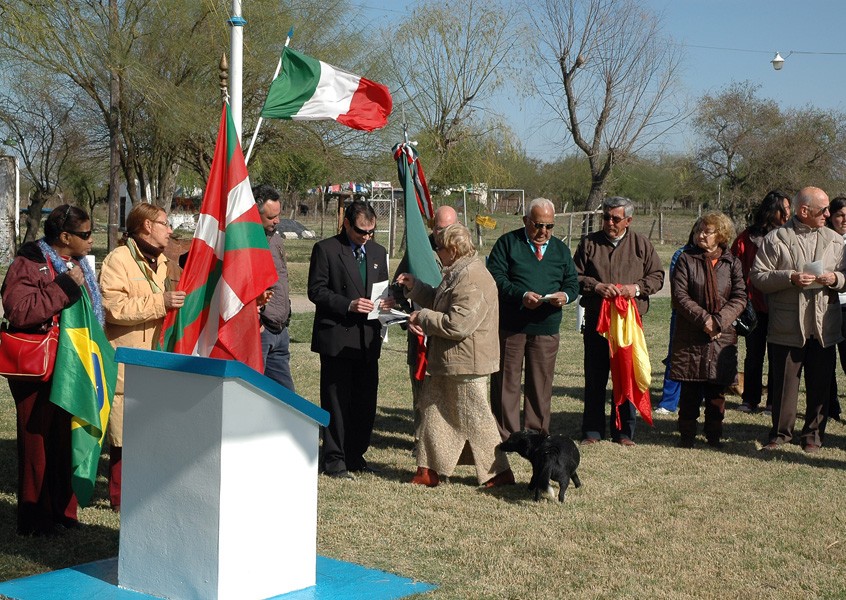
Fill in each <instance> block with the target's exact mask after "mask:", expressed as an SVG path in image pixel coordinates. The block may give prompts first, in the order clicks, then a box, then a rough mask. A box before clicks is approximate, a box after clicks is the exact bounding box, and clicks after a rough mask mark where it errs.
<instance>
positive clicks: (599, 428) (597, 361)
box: [582, 315, 637, 441]
mask: <svg viewBox="0 0 846 600" xmlns="http://www.w3.org/2000/svg"><path fill="white" fill-rule="evenodd" d="M597 319H598V315H594V316H593V317H592V318H589V317H587V316H586V317H585V331H584V345H585V357H584V369H585V396H584V398H585V407H584V412H583V413H582V437H584V438H594V439H602V438H604V437H605V418H606V417H605V410H606V406H607V405H608V401H607V393H606V387H607V386H608V375H609V374H610V371H611V357H610V352H609V350H608V340H607V339H605V338H604V337H602V336H601V335H599V334H598V333H596V323H597ZM616 410H617V407H614V406H612V408H611V418H610V428H611V439H612V440H614V441H620V439H621V438H628V439H630V440H631V439H634V433H635V422H636V414H637V409H636V408H635V406H634V404H632V403H631V402H629V401H628V400H627V401H626V402H624V403H623V404H622V405H621V406H620V407H619V411H620V425H621V427H620V429H617V425H616V415H615V412H616Z"/></svg>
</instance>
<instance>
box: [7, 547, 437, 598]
mask: <svg viewBox="0 0 846 600" xmlns="http://www.w3.org/2000/svg"><path fill="white" fill-rule="evenodd" d="M433 589H435V586H434V585H432V584H429V583H422V582H415V581H412V580H411V579H406V578H405V577H399V576H397V575H392V574H391V573H385V572H384V571H378V570H376V569H368V568H366V567H362V566H360V565H356V564H353V563H348V562H343V561H340V560H334V559H332V558H325V557H322V556H318V557H317V585H315V586H313V587H309V588H306V589H304V590H299V591H296V592H289V593H287V594H282V595H281V596H274V597H273V598H274V600H322V599H328V598H332V599H333V600H345V599H346V600H365V599H366V600H393V599H394V598H405V597H407V596H412V595H414V594H422V593H424V592H428V591H429V590H433ZM0 594H2V595H3V597H8V598H12V599H14V600H155V597H154V596H148V595H147V594H141V593H139V592H133V591H130V590H124V589H121V588H119V587H117V558H109V559H106V560H100V561H97V562H92V563H87V564H84V565H79V566H76V567H69V568H67V569H61V570H59V571H51V572H49V573H42V574H41V575H33V576H32V577H24V578H22V579H12V580H11V581H4V582H2V583H0Z"/></svg>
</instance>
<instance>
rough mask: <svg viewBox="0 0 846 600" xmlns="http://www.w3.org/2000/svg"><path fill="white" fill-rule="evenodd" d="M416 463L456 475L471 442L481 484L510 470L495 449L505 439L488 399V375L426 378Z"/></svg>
mask: <svg viewBox="0 0 846 600" xmlns="http://www.w3.org/2000/svg"><path fill="white" fill-rule="evenodd" d="M419 408H420V429H419V436H420V442H419V443H418V447H417V466H419V467H426V468H429V469H432V470H434V471H437V472H438V473H439V474H441V475H446V476H450V475H452V472H453V470H454V469H455V466H456V465H457V464H458V459H459V457H460V456H461V452H462V450H464V447H465V446H469V448H470V452H471V453H472V456H473V465H474V466H475V467H476V476H477V478H478V479H479V484H480V485H481V484H483V483H485V482H486V481H488V480H489V479H491V478H492V477H494V476H495V475H497V474H499V473H501V472H503V471H505V470H507V469H508V468H509V466H508V458H507V457H506V455H505V454H504V453H503V452H501V451H500V450H498V449H497V446H498V445H499V443H500V441H501V438H500V435H499V430H498V429H497V426H496V420H495V419H494V416H493V413H491V405H490V402H489V400H488V377H487V375H482V376H475V375H458V376H449V375H434V376H428V377H426V379H425V380H424V382H423V393H422V394H421V398H420V406H419Z"/></svg>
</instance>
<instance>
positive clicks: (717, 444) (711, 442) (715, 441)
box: [708, 438, 725, 450]
mask: <svg viewBox="0 0 846 600" xmlns="http://www.w3.org/2000/svg"><path fill="white" fill-rule="evenodd" d="M708 445H709V446H711V447H712V448H717V449H718V450H719V449H720V448H723V447H725V444H723V443H722V442H721V441H720V440H719V439H718V438H714V439H710V440H708Z"/></svg>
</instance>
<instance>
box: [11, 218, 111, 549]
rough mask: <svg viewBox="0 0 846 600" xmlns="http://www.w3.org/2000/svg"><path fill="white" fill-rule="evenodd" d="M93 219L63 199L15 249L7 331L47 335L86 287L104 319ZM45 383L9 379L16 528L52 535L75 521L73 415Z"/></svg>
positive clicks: (49, 384) (26, 531)
mask: <svg viewBox="0 0 846 600" xmlns="http://www.w3.org/2000/svg"><path fill="white" fill-rule="evenodd" d="M93 241H94V240H93V239H92V238H91V219H89V218H88V213H86V212H85V211H84V210H82V209H80V208H77V207H75V206H70V205H68V204H63V205H62V206H59V207H57V208H56V209H54V210H53V211H52V212H51V213H50V215H49V216H48V217H47V220H46V221H45V223H44V237H43V238H42V239H40V240H38V241H37V242H27V243H26V244H24V245H22V246H21V247H20V249H19V250H18V253H17V256H16V257H15V260H14V261H13V262H12V264H11V266H10V267H9V270H8V272H7V273H6V279H5V280H4V281H3V288H2V295H3V310H4V311H5V318H6V320H8V321H9V328H10V330H11V331H23V332H27V333H46V332H48V331H49V330H50V328H51V327H55V326H57V325H58V327H61V326H62V323H61V319H60V314H61V312H62V310H64V309H65V308H67V307H68V306H71V305H72V304H74V303H75V302H77V301H78V300H79V299H80V298H81V297H82V287H83V286H85V287H86V288H88V294H89V296H91V300H92V304H93V305H94V311H95V313H96V314H97V317H98V319H100V321H101V322H102V318H103V307H102V304H100V290H99V289H98V288H97V279H96V277H95V276H94V270H93V269H92V268H91V267H90V266H89V264H88V262H87V261H85V260H83V257H84V256H85V255H86V254H89V253H90V252H91V245H92V243H93ZM51 385H52V379H51V380H49V381H44V382H42V381H24V380H13V379H10V380H9V390H10V391H11V392H12V398H13V399H14V401H15V412H16V415H17V434H18V533H19V534H21V535H44V536H51V535H55V534H57V533H59V532H60V531H61V529H63V528H74V527H76V526H78V524H79V521H78V520H77V500H76V496H74V493H73V490H72V488H71V415H70V413H68V412H66V411H65V410H63V409H61V408H59V407H58V406H57V405H55V404H53V403H52V402H50V388H51Z"/></svg>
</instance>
